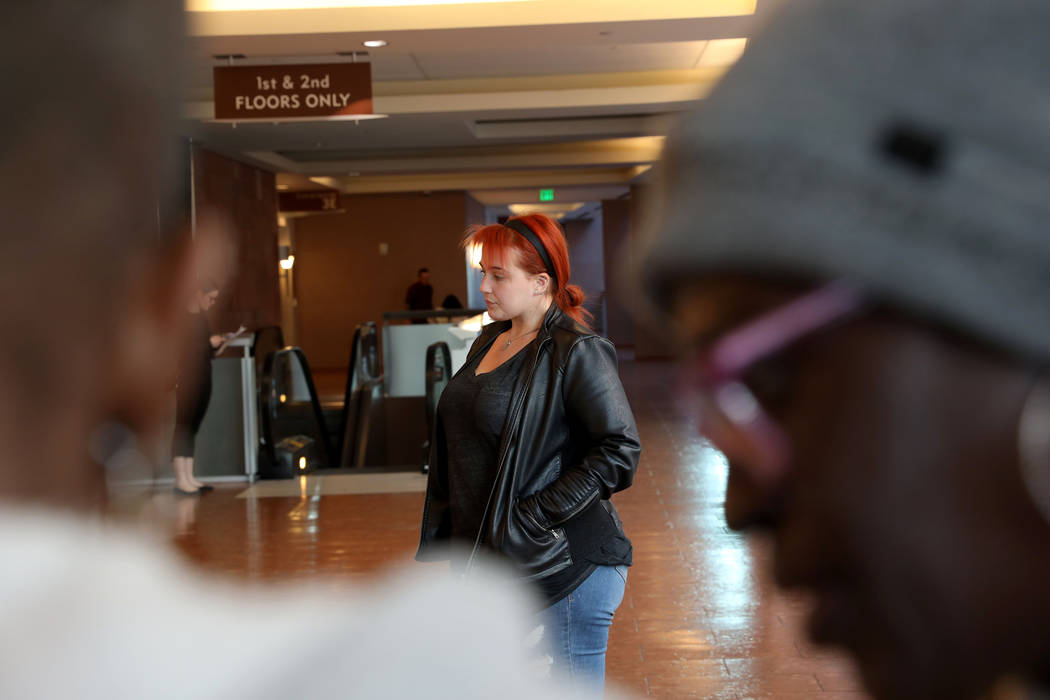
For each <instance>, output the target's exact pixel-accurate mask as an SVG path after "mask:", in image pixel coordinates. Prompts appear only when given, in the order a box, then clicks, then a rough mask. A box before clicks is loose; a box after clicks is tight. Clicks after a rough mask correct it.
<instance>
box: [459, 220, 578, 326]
mask: <svg viewBox="0 0 1050 700" xmlns="http://www.w3.org/2000/svg"><path fill="white" fill-rule="evenodd" d="M510 222H517V225H520V226H526V227H528V231H531V232H532V235H533V236H535V238H536V240H537V241H538V242H539V244H540V245H541V246H542V247H543V248H544V250H545V251H546V252H547V256H548V258H549V259H550V269H548V266H547V261H545V260H544V259H543V258H542V257H541V256H540V253H539V250H538V249H537V248H536V246H535V245H533V243H531V242H530V241H529V240H528V239H527V238H526V237H525V236H524V235H522V233H521V232H519V231H517V230H515V229H514V228H512V227H511V226H510V225H507V226H505V225H503V224H491V225H488V226H479V227H476V228H473V229H471V230H470V231H469V232H468V234H467V237H466V238H465V239H464V241H463V245H464V246H465V247H467V248H470V247H472V246H481V267H482V270H483V272H484V273H485V274H484V277H483V278H482V282H481V294H482V296H483V297H484V299H485V305H486V307H487V308H488V312H489V315H490V316H491V317H492V318H493V319H495V320H497V321H504V320H507V319H511V318H515V317H516V316H520V315H521V314H523V313H527V312H528V311H529V310H530V309H531V308H532V307H537V306H542V307H543V308H544V309H546V308H547V307H548V306H550V304H551V302H553V303H555V304H557V305H558V308H560V309H561V310H562V311H563V312H564V313H565V314H567V315H568V316H570V317H571V318H573V319H574V320H576V321H578V322H580V323H584V322H585V321H584V315H585V314H586V313H587V312H586V311H584V309H583V300H584V294H583V290H582V289H580V288H579V287H578V286H576V285H575V284H569V275H570V272H571V270H570V265H569V246H568V244H567V243H566V241H565V234H564V233H562V230H561V227H560V226H559V225H558V223H557V222H556V221H554V220H553V219H551V218H550V217H548V216H544V215H543V214H529V215H527V216H516V217H512V218H511V219H510V220H509V222H508V223H510ZM552 273H553V274H552Z"/></svg>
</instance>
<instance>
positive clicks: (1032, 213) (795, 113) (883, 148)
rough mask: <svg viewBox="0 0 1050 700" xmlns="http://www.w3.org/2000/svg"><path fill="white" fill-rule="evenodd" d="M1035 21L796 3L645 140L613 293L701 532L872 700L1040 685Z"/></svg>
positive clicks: (1040, 119)
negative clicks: (713, 528)
mask: <svg viewBox="0 0 1050 700" xmlns="http://www.w3.org/2000/svg"><path fill="white" fill-rule="evenodd" d="M1048 26H1050V5H1048V4H1047V3H1043V2H1037V1H1026V0H1005V1H1000V2H996V3H984V2H977V1H976V0H966V1H964V2H958V1H956V0H889V1H888V2H881V3H843V2H838V1H836V0H796V2H792V3H788V4H786V5H785V7H784V9H783V12H782V13H781V14H780V15H779V16H778V17H776V19H775V20H774V21H772V22H771V24H770V25H769V26H768V27H767V28H766V29H765V30H764V31H762V32H760V33H758V34H757V35H756V36H755V37H753V38H752V39H751V41H750V46H749V48H748V50H747V52H746V53H745V55H744V56H743V58H742V59H741V61H740V62H739V63H738V64H737V66H735V67H734V69H733V70H732V71H731V72H730V73H729V74H728V76H727V77H726V78H725V80H724V81H723V82H722V83H721V84H720V85H719V86H718V87H717V88H716V89H715V91H714V92H713V93H712V94H711V95H710V96H709V97H708V99H707V100H705V101H704V103H703V104H701V105H700V107H699V108H698V110H697V112H696V113H695V114H692V115H689V117H688V118H687V119H686V120H684V122H683V123H682V124H681V125H680V127H679V129H678V130H677V132H676V133H675V134H673V135H672V137H671V138H670V139H669V142H668V145H667V148H666V149H665V153H666V160H665V162H664V164H663V166H662V174H661V181H662V185H661V188H660V192H659V195H658V197H657V198H656V199H655V200H654V201H653V202H651V203H650V204H651V205H652V206H651V212H652V215H653V216H654V217H655V218H654V220H653V221H652V222H650V226H649V228H650V230H651V235H650V237H649V239H648V240H647V241H646V242H645V244H644V245H643V249H642V250H641V251H640V252H639V257H638V261H637V265H638V267H637V268H636V274H637V275H638V278H639V280H640V283H641V285H642V289H643V290H644V296H645V298H646V302H647V303H648V304H649V306H650V311H651V312H653V313H654V314H657V316H662V317H663V318H664V319H665V321H667V322H668V323H669V324H670V325H671V326H673V327H674V328H675V329H677V331H678V332H679V333H680V337H681V338H682V339H684V340H685V341H686V343H687V344H688V345H689V346H690V347H692V348H695V349H696V351H697V355H696V357H697V360H696V361H697V366H696V371H695V377H694V378H695V381H696V383H697V385H698V391H697V394H696V399H697V401H698V403H699V406H700V408H701V416H700V420H701V423H702V429H703V430H704V431H705V433H706V434H707V435H708V437H709V438H710V439H711V441H712V442H713V443H714V444H715V445H716V446H717V447H719V448H720V449H721V450H722V451H723V452H724V453H725V454H726V456H727V459H728V462H729V482H728V487H727V493H726V506H725V508H726V518H727V521H728V523H729V524H730V525H731V526H732V527H734V528H738V529H744V528H770V529H771V530H772V531H773V534H774V537H775V542H776V554H775V573H776V576H777V579H778V581H779V582H780V583H781V584H782V585H785V586H791V587H794V586H798V587H803V588H806V589H808V590H810V591H812V592H813V593H815V598H816V608H815V610H814V613H813V616H812V619H811V625H810V630H811V633H812V635H813V636H814V638H815V639H816V640H817V641H820V642H824V643H829V644H835V645H842V646H844V647H846V648H847V649H848V650H849V651H850V652H851V653H852V654H853V656H854V657H855V658H856V659H857V661H858V662H859V665H860V668H861V671H862V674H863V677H864V679H865V681H866V683H867V684H868V686H869V687H870V688H871V689H872V690H873V691H874V692H875V693H876V694H877V695H878V696H879V697H880V698H894V699H901V698H953V699H956V700H960V699H963V698H971V697H974V696H976V695H977V694H979V693H981V692H983V691H984V690H986V689H987V688H988V686H989V685H990V684H992V683H993V682H994V681H995V680H996V679H997V678H998V677H1000V676H1002V675H1004V674H1018V675H1022V676H1025V677H1028V678H1030V679H1036V681H1037V682H1042V683H1047V682H1048V681H1050V588H1048V587H1047V585H1046V582H1047V581H1048V580H1050V377H1045V376H1042V371H1043V368H1044V367H1045V366H1046V365H1047V363H1048V361H1050V235H1048V229H1047V222H1048V221H1050V197H1048V193H1050V118H1048V115H1050V89H1048V88H1050V72H1048V70H1047V66H1050V42H1047V41H1046V39H1045V33H1046V27H1048Z"/></svg>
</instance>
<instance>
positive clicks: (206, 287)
mask: <svg viewBox="0 0 1050 700" xmlns="http://www.w3.org/2000/svg"><path fill="white" fill-rule="evenodd" d="M218 300H219V285H218V283H217V282H214V281H212V280H204V281H203V282H201V283H200V284H199V285H198V287H197V291H196V293H195V294H194V295H193V302H192V303H191V304H190V311H192V312H194V313H197V312H200V311H208V310H209V309H211V307H213V306H215V302H217V301H218Z"/></svg>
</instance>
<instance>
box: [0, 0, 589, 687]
mask: <svg viewBox="0 0 1050 700" xmlns="http://www.w3.org/2000/svg"><path fill="white" fill-rule="evenodd" d="M184 20H185V17H184V10H183V3H182V2H181V0H166V1H158V2H140V1H138V0H109V1H108V2H104V3H84V2H80V1H79V0H37V1H36V2H5V3H0V68H2V69H3V74H4V75H5V76H6V77H7V79H6V82H5V84H4V90H5V92H4V98H5V105H7V104H9V105H11V108H10V109H4V110H2V111H0V127H2V128H0V152H2V153H3V162H2V164H0V210H2V211H3V212H4V216H5V227H6V231H7V232H8V235H6V236H5V238H4V254H5V263H6V265H7V267H6V268H5V270H4V273H3V275H0V290H2V291H3V293H2V294H0V334H2V336H3V338H4V342H3V343H2V344H0V386H3V388H4V390H3V392H0V444H3V445H4V450H3V451H2V452H0V503H2V507H0V561H2V562H3V566H0V653H2V656H3V672H2V673H0V697H2V698H42V699H48V700H50V699H52V698H54V699H58V698H71V697H76V698H88V699H95V698H97V699H99V700H101V699H103V698H105V699H107V700H108V699H110V698H180V699H188V698H194V699H196V698H202V699H203V698H234V697H252V698H261V699H278V698H287V697H289V696H290V695H294V696H295V697H298V698H311V699H312V698H343V697H361V698H378V697H404V698H409V697H424V696H425V697H427V698H430V699H434V698H440V699H443V700H444V699H447V700H453V699H456V700H458V699H459V698H463V697H479V698H490V697H501V698H505V699H506V698H515V699H520V700H531V699H532V698H536V697H539V695H540V693H541V692H542V693H543V694H544V697H547V696H548V694H549V695H553V696H556V697H559V698H567V697H569V696H568V695H566V694H565V693H563V692H562V691H561V689H558V688H551V687H549V685H547V684H544V685H542V686H541V685H540V684H539V683H538V682H537V681H536V680H535V679H534V678H532V677H531V676H530V675H529V674H528V673H527V672H526V670H525V668H524V666H523V664H524V662H525V657H524V654H523V653H519V647H518V646H516V645H518V644H519V642H520V640H521V639H522V638H523V637H524V636H525V635H526V634H527V632H528V629H529V628H528V626H527V620H528V617H527V615H526V614H525V612H524V607H523V604H522V603H521V602H520V601H519V600H518V599H516V598H515V597H513V596H511V595H510V594H509V593H508V592H507V591H506V590H504V586H505V584H503V583H499V582H496V581H493V580H492V579H490V578H488V577H486V578H485V579H484V580H482V581H479V582H478V583H477V584H476V585H474V586H470V587H468V588H463V587H460V586H454V585H451V584H449V583H446V582H442V581H425V580H424V581H419V580H415V579H413V578H411V577H407V576H400V577H396V578H390V579H388V580H386V581H383V582H382V583H380V584H377V585H375V586H373V587H368V588H366V587H350V586H346V587H344V588H343V589H342V591H341V592H340V593H338V594H336V593H334V592H332V589H333V588H337V586H333V585H332V582H328V583H326V584H324V585H294V586H292V585H289V586H287V588H284V589H282V590H275V589H273V588H272V587H267V588H262V587H255V586H252V585H251V584H250V583H247V582H239V583H237V584H232V583H225V582H220V581H218V580H216V579H214V577H207V578H206V577H204V576H201V575H200V574H199V572H197V571H195V570H194V569H192V568H189V567H188V566H187V565H186V564H185V561H184V559H183V558H182V557H178V556H175V554H174V553H173V552H171V551H170V549H169V548H167V547H164V546H162V545H160V544H159V541H158V537H157V536H156V535H157V534H159V533H153V534H151V536H148V537H147V536H143V534H142V533H136V532H134V531H132V530H131V528H130V527H128V525H127V524H126V523H125V524H124V525H123V526H122V525H120V524H118V523H114V522H112V521H110V520H108V519H106V518H104V517H100V512H101V509H102V508H103V507H104V506H105V502H106V494H107V489H106V482H107V476H108V475H111V474H113V473H114V472H119V473H122V474H123V473H127V472H128V471H130V470H132V469H134V468H136V467H137V468H139V471H140V472H141V473H142V474H144V475H146V474H149V473H151V471H152V465H151V464H150V463H149V460H148V458H147V457H146V454H152V453H153V452H154V451H155V450H154V449H152V448H153V447H155V445H152V444H151V443H150V442H149V440H148V438H149V436H156V435H158V434H160V433H161V432H162V431H161V428H160V427H161V425H162V424H163V421H164V420H165V419H166V413H167V411H166V408H167V404H168V398H169V397H168V391H167V390H168V389H169V388H170V382H171V377H172V374H173V371H174V368H175V366H176V364H177V361H178V357H179V353H180V352H181V348H182V347H183V341H189V340H190V339H191V338H192V333H191V330H192V329H191V327H190V326H191V324H190V321H191V320H192V319H191V318H190V316H189V315H188V314H187V313H186V300H187V299H189V298H190V297H191V295H192V294H193V292H194V290H195V288H196V286H197V275H198V273H200V272H206V273H208V275H209V276H212V275H214V276H217V277H218V276H220V274H221V270H220V269H217V268H221V267H222V266H221V265H219V264H217V263H216V261H217V260H220V259H222V258H223V257H224V252H225V248H224V246H223V245H221V244H220V243H219V242H218V239H221V238H223V236H221V235H219V233H220V232H221V230H222V229H223V228H224V227H223V226H222V224H221V223H220V220H219V219H217V218H216V217H215V216H214V215H208V213H207V212H205V211H203V210H202V211H200V212H198V213H197V220H196V232H197V235H196V240H195V242H194V243H193V244H191V243H190V240H189V239H190V236H189V232H188V231H187V230H186V229H187V228H188V222H185V221H180V220H179V218H178V217H177V216H175V215H173V214H175V213H177V212H185V211H187V210H188V206H187V200H188V193H187V192H186V191H185V187H186V185H188V178H186V179H182V178H178V177H177V170H178V168H177V167H176V163H177V160H178V156H177V155H176V152H175V149H174V148H173V146H175V145H176V139H175V126H176V123H177V121H176V120H177V118H178V113H179V110H178V105H179V103H180V101H181V99H182V98H183V96H184V92H183V90H182V86H183V83H182V80H181V74H180V69H181V68H182V66H183V64H184V53H183V51H184V41H185V34H184V31H185V30H184ZM26 66H32V70H27V69H26ZM41 75H46V76H48V79H47V80H41V79H40V76H41ZM100 96H102V97H100ZM71 115H75V118H72V117H71ZM183 145H184V144H183ZM182 153H183V154H185V151H182ZM39 182H47V183H48V186H47V187H40V186H39ZM158 204H159V206H158ZM220 281H221V277H220ZM71 338H73V339H75V347H74V348H72V349H71V345H70V339H71ZM420 629H424V630H435V629H436V630H441V631H442V632H441V637H442V642H443V645H442V646H440V647H438V648H435V647H434V645H433V644H432V643H431V642H430V640H431V639H432V637H431V636H430V635H420V634H418V632H419V630H420ZM288 640H295V643H294V644H288ZM346 649H353V653H352V654H349V655H347V654H346V653H345V650H346ZM220 659H221V663H219V662H217V660H220ZM406 667H410V668H411V669H412V673H405V668H406ZM304 668H309V672H308V673H304V672H303V669H304ZM173 669H174V671H173Z"/></svg>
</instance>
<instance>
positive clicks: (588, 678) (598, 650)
mask: <svg viewBox="0 0 1050 700" xmlns="http://www.w3.org/2000/svg"><path fill="white" fill-rule="evenodd" d="M465 244H467V245H474V246H481V249H482V255H481V265H482V271H483V274H484V276H483V279H482V283H481V293H482V294H483V295H484V298H485V305H486V307H487V308H488V312H489V315H490V316H491V317H492V318H493V319H494V321H495V322H494V323H490V324H489V325H487V326H485V327H484V328H483V329H482V331H481V335H480V336H479V337H478V339H477V340H476V341H475V342H474V345H473V346H472V347H471V349H470V352H469V353H468V355H467V359H466V362H465V363H464V365H463V367H462V368H461V369H460V370H459V371H458V372H457V373H456V375H455V376H453V378H452V379H451V381H450V382H449V384H448V386H447V387H445V390H444V392H443V393H442V395H441V401H440V403H439V405H438V415H437V426H436V430H435V435H434V439H433V440H432V441H431V456H430V465H431V471H430V477H429V482H428V485H427V496H426V504H425V506H424V510H423V528H422V536H421V539H420V545H419V551H418V553H417V555H416V558H417V559H419V560H420V561H435V560H442V559H450V558H451V559H453V562H454V566H457V567H461V568H462V570H463V571H464V572H465V573H469V572H470V570H471V569H472V568H473V567H474V566H475V565H476V563H477V561H478V558H479V556H484V555H485V554H490V553H495V554H498V555H501V557H502V558H503V559H504V560H509V561H510V563H511V564H512V565H513V566H514V567H515V568H516V569H517V570H518V572H519V573H520V575H521V576H522V578H523V579H525V580H527V581H531V582H533V583H534V584H535V585H536V587H538V589H539V592H540V594H541V595H542V597H543V600H544V609H543V611H542V612H541V613H539V618H540V624H541V625H542V626H543V629H544V640H545V642H546V644H547V646H548V648H549V649H550V652H551V654H552V657H553V658H554V666H555V669H556V670H557V671H560V672H562V673H565V674H567V675H569V676H570V677H571V678H573V679H574V680H576V681H578V682H580V683H581V684H582V685H583V686H584V687H586V688H588V689H593V690H594V691H596V692H597V693H598V694H600V693H601V690H602V688H603V685H604V679H605V650H606V646H607V642H608V636H609V626H610V625H611V624H612V617H613V613H614V612H615V611H616V608H617V607H619V605H620V602H621V601H622V599H623V592H624V587H625V585H626V580H627V567H628V566H630V564H631V555H632V550H631V543H630V541H629V540H628V539H627V537H626V535H624V532H623V528H622V525H621V523H620V519H619V516H618V515H617V514H616V510H615V508H613V506H612V503H610V502H609V498H610V497H611V496H612V494H613V493H615V492H617V491H620V490H622V489H625V488H627V487H628V486H630V485H631V481H632V479H633V477H634V472H635V469H636V468H637V465H638V457H639V454H640V452H641V445H640V443H639V441H638V432H637V430H636V428H635V424H634V416H633V415H632V413H631V407H630V405H629V404H628V402H627V397H626V395H625V394H624V390H623V386H622V384H621V383H620V377H619V374H618V371H617V364H616V350H615V348H614V347H613V345H612V343H610V342H609V341H608V340H606V339H605V338H602V337H601V336H599V335H597V334H596V333H594V332H593V331H592V330H591V329H590V328H589V327H588V326H587V325H586V323H585V322H584V318H583V315H584V311H583V309H582V306H581V305H582V303H583V292H582V290H581V289H580V288H579V287H577V286H575V285H572V284H569V254H568V247H567V245H566V243H565V236H564V235H563V234H562V232H561V229H560V227H559V226H558V224H557V223H555V222H554V221H553V220H551V219H549V218H547V217H546V216H542V215H540V214H532V215H529V216H523V217H516V218H512V219H509V220H508V221H507V222H506V223H505V224H497V225H492V226H483V227H479V228H476V229H474V230H472V231H471V232H470V233H469V234H468V236H467V238H466V241H465ZM455 544H459V545H462V546H463V550H462V554H460V553H459V552H453V551H452V549H451V546H450V545H455Z"/></svg>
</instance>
